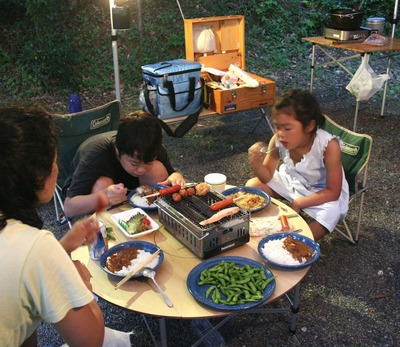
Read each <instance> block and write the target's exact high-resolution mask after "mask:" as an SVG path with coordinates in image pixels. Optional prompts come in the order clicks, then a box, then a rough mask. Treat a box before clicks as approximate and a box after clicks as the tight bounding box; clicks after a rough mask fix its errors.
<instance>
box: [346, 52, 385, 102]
mask: <svg viewBox="0 0 400 347" xmlns="http://www.w3.org/2000/svg"><path fill="white" fill-rule="evenodd" d="M388 79H389V75H387V74H382V75H377V74H376V73H375V71H374V70H373V69H372V68H371V66H370V65H369V55H368V54H365V55H364V57H363V58H362V61H361V65H360V66H359V68H358V69H357V71H356V73H355V74H354V76H353V78H352V79H351V81H350V83H349V84H348V85H347V86H346V89H347V90H348V91H349V92H350V93H351V94H353V95H354V96H355V97H356V98H357V101H365V100H368V99H369V98H371V97H372V96H373V95H374V94H375V93H376V92H377V91H378V90H379V89H381V88H382V86H383V83H385V81H386V80H388Z"/></svg>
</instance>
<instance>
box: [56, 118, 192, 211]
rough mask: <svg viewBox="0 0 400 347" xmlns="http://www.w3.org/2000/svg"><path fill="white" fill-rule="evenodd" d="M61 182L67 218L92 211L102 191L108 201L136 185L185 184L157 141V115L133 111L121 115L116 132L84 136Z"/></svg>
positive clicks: (121, 198) (116, 200) (121, 197)
mask: <svg viewBox="0 0 400 347" xmlns="http://www.w3.org/2000/svg"><path fill="white" fill-rule="evenodd" d="M71 172H72V173H71V175H70V177H69V178H68V179H67V180H66V182H65V189H64V193H65V196H66V198H65V203H64V212H65V214H66V215H67V216H68V217H74V216H78V215H84V214H88V213H92V212H93V211H94V209H95V207H96V206H97V203H98V197H99V194H100V193H101V192H104V193H105V194H106V196H107V198H108V203H109V205H110V206H111V205H115V204H118V203H120V202H123V201H124V200H126V194H127V192H128V189H129V190H133V189H136V188H137V187H139V186H141V185H154V184H160V185H181V186H182V187H183V186H184V185H185V180H184V178H183V176H182V175H181V174H180V173H179V172H177V171H175V169H174V168H173V167H172V165H171V162H170V160H169V157H168V153H167V151H166V150H165V148H164V147H163V145H162V129H161V126H160V124H159V122H158V120H157V118H156V117H154V116H152V115H150V114H148V113H146V112H143V111H135V112H132V113H130V114H128V115H126V116H125V117H123V118H121V120H120V124H119V126H118V130H117V131H112V132H108V133H104V134H99V135H95V136H92V137H91V138H89V139H87V140H86V141H84V142H83V143H82V144H81V146H80V147H79V150H78V152H77V153H76V155H75V158H74V160H73V162H72V165H71Z"/></svg>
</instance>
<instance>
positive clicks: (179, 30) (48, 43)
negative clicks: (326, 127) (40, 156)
mask: <svg viewBox="0 0 400 347" xmlns="http://www.w3.org/2000/svg"><path fill="white" fill-rule="evenodd" d="M139 3H140V4H141V9H139V8H138V4H139ZM359 3H361V1H359V2H355V1H349V0H347V1H345V0H343V1H337V0H238V1H236V2H232V1H227V0H221V1H215V0H202V1H185V2H183V1H180V4H181V7H182V8H181V9H182V12H183V16H184V18H200V17H211V16H223V15H224V16H225V15H231V14H242V15H244V16H245V19H246V26H245V28H246V68H247V69H248V70H251V71H253V72H255V73H258V74H261V75H266V76H268V75H269V74H271V73H272V72H279V71H284V70H287V69H293V68H297V69H299V66H303V67H306V66H307V64H308V63H309V61H308V55H309V52H310V46H309V45H307V44H305V43H304V42H303V41H302V40H301V38H302V37H307V36H317V35H321V34H322V33H323V30H324V26H325V23H327V21H328V20H329V10H330V9H332V8H335V7H352V6H354V4H355V5H356V6H357V5H358V4H359ZM70 4H75V5H74V6H71V5H70ZM124 4H128V5H129V7H130V12H131V16H132V28H131V29H130V30H127V31H124V32H121V31H119V32H118V33H117V37H118V54H119V57H118V58H119V66H120V80H121V84H122V85H123V86H124V88H125V90H124V92H125V93H133V94H134V93H137V91H138V87H139V85H140V83H141V69H140V67H141V66H142V65H144V64H148V63H154V62H157V61H161V60H168V59H175V58H184V57H185V44H184V41H185V40H184V27H183V18H182V14H181V12H180V10H179V7H178V6H177V3H176V2H175V1H170V0H152V1H141V2H137V1H133V0H126V1H124ZM392 6H393V5H392V4H391V5H390V6H388V3H387V1H386V0H368V1H365V5H364V7H365V11H366V17H368V16H384V17H386V18H390V17H391V16H392V11H393V8H392ZM9 13H12V16H8V15H7V14H9ZM109 17H110V12H109V5H108V2H107V1H98V0H85V1H83V0H81V1H59V0H25V1H23V0H15V1H14V0H2V1H1V2H0V23H1V24H0V29H2V30H0V40H1V42H2V43H1V45H2V46H1V50H0V58H1V64H0V72H1V75H0V82H1V86H0V91H1V92H2V93H4V94H6V95H15V94H18V93H22V94H25V95H35V94H40V93H43V92H53V93H54V92H56V91H62V92H65V91H67V92H73V91H74V92H75V91H77V92H83V91H87V90H89V91H96V90H98V91H100V92H101V91H102V90H111V89H113V83H114V79H113V56H112V49H111V40H110V34H111V31H110V27H111V26H110V18H109ZM140 23H141V26H140ZM139 26H140V27H139ZM301 70H302V72H304V71H303V70H304V69H301Z"/></svg>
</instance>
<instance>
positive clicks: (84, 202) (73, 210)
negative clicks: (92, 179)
mask: <svg viewBox="0 0 400 347" xmlns="http://www.w3.org/2000/svg"><path fill="white" fill-rule="evenodd" d="M103 182H105V178H103V177H101V178H100V179H99V180H98V181H97V182H96V183H95V186H94V187H93V190H92V193H91V194H88V195H76V196H74V197H71V198H69V197H67V198H66V199H65V201H64V212H65V214H66V215H67V216H68V217H74V216H81V215H86V214H90V213H93V212H94V211H95V210H96V209H98V207H99V205H100V204H101V205H104V203H103V200H102V199H103V196H105V197H106V199H107V201H106V203H105V206H107V205H115V204H118V203H120V202H123V201H124V200H126V193H127V188H125V187H124V185H123V184H122V183H119V184H113V182H112V181H110V182H109V181H107V183H103Z"/></svg>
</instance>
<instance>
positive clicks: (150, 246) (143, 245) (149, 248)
mask: <svg viewBox="0 0 400 347" xmlns="http://www.w3.org/2000/svg"><path fill="white" fill-rule="evenodd" d="M125 248H139V249H143V250H144V251H146V252H149V253H155V252H156V251H158V250H159V247H157V246H156V245H155V244H154V243H151V242H146V241H128V242H122V243H119V244H118V245H115V246H114V247H111V248H110V249H109V250H108V251H107V252H105V253H104V254H103V255H102V256H101V258H100V266H101V268H102V269H103V270H104V271H105V272H107V273H108V274H110V275H113V276H116V277H121V278H123V277H125V276H122V275H117V274H115V273H113V272H111V271H109V270H108V269H107V268H106V261H107V258H108V257H109V256H110V255H112V254H114V253H115V252H117V251H119V250H121V249H125ZM163 260H164V252H163V251H161V252H160V254H159V257H158V263H157V265H156V266H155V267H154V268H153V269H154V270H156V269H157V268H158V267H159V266H160V265H161V264H162V262H163ZM138 277H142V275H141V274H140V273H139V274H137V275H133V276H132V278H138Z"/></svg>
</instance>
